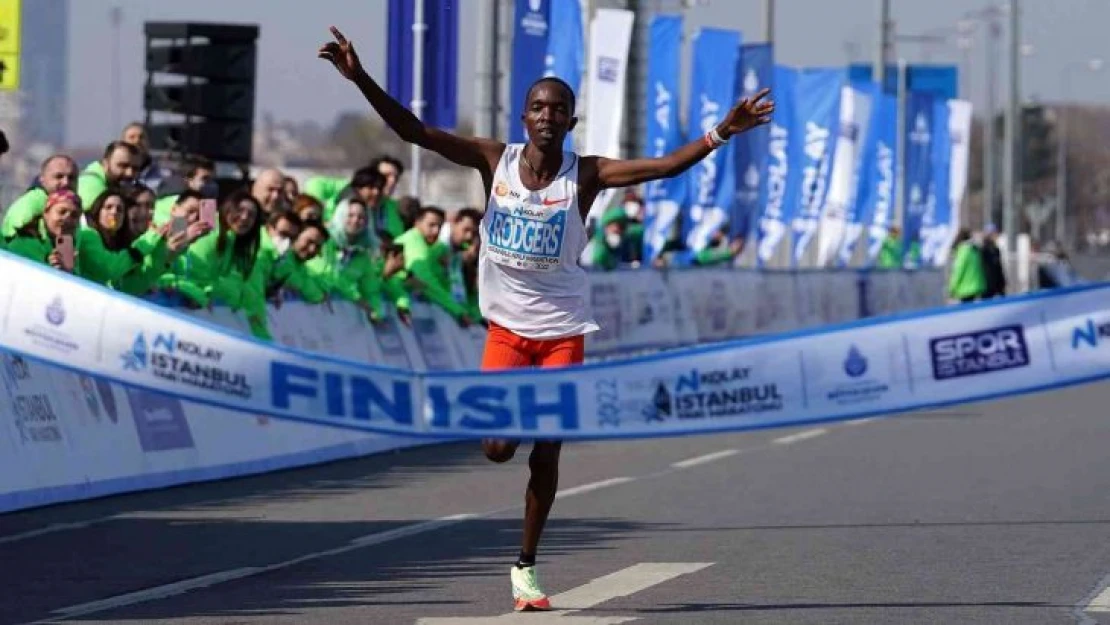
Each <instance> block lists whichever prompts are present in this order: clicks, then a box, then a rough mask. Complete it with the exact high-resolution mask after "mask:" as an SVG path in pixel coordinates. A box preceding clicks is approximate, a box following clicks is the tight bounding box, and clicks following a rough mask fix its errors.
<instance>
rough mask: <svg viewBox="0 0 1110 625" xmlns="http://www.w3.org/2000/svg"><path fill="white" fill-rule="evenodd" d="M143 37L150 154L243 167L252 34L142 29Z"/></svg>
mask: <svg viewBox="0 0 1110 625" xmlns="http://www.w3.org/2000/svg"><path fill="white" fill-rule="evenodd" d="M145 31H146V71H147V83H146V86H145V88H144V91H143V104H144V108H145V109H146V126H147V137H148V139H149V141H150V147H151V149H152V150H154V151H161V152H170V153H176V154H180V155H184V154H200V155H203V156H206V157H208V158H211V159H213V160H216V161H225V162H232V163H240V164H246V163H250V161H251V156H252V154H251V153H252V149H251V143H252V137H253V131H254V92H255V69H256V65H257V58H258V44H257V42H258V27H257V26H242V25H231V24H209V23H195V22H147V23H146V25H145ZM156 116H157V119H155V117H156Z"/></svg>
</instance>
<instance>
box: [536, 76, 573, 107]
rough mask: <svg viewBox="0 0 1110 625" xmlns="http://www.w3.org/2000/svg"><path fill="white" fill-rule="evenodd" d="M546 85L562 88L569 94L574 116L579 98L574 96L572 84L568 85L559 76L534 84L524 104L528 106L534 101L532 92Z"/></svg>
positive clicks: (543, 79)
mask: <svg viewBox="0 0 1110 625" xmlns="http://www.w3.org/2000/svg"><path fill="white" fill-rule="evenodd" d="M544 83H554V84H556V85H559V86H560V87H562V88H563V89H564V90H565V91H566V92H567V97H568V98H570V114H571V115H574V109H575V105H576V104H577V97H576V96H575V95H574V89H572V88H571V86H570V84H568V83H567V81H565V80H563V79H562V78H559V77H558V76H544V77H543V78H540V79H539V80H537V81H536V82H534V83H532V86H531V87H528V94H527V95H526V96H525V97H524V104H525V105H526V106H527V104H528V102H530V101H531V100H532V91H533V90H534V89H535V88H536V87H538V86H540V85H542V84H544Z"/></svg>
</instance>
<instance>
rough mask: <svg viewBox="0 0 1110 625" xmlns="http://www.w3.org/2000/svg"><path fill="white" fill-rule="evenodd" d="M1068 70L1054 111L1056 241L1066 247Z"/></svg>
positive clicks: (1065, 72) (1069, 84)
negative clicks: (1057, 106)
mask: <svg viewBox="0 0 1110 625" xmlns="http://www.w3.org/2000/svg"><path fill="white" fill-rule="evenodd" d="M1069 74H1070V72H1069V71H1068V70H1064V100H1063V103H1062V104H1061V105H1060V108H1059V110H1058V111H1057V112H1056V116H1057V117H1058V118H1059V119H1058V120H1057V122H1056V123H1057V141H1056V233H1055V234H1056V241H1057V242H1058V243H1059V244H1060V245H1062V246H1064V248H1065V249H1067V247H1068V244H1067V236H1066V234H1067V233H1066V232H1065V228H1067V224H1066V223H1065V220H1064V217H1065V215H1066V213H1067V209H1068V111H1067V104H1068V100H1067V99H1068V96H1067V92H1068V91H1070V88H1069V87H1070V86H1071V80H1070V76H1069Z"/></svg>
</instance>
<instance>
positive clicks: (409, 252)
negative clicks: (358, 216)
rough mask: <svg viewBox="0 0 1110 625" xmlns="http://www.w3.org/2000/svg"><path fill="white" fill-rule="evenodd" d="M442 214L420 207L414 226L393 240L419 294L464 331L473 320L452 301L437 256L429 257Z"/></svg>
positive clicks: (460, 304)
mask: <svg viewBox="0 0 1110 625" xmlns="http://www.w3.org/2000/svg"><path fill="white" fill-rule="evenodd" d="M445 217H446V216H445V214H444V212H443V211H442V210H441V209H439V208H436V207H435V206H424V207H422V208H421V209H420V212H419V213H418V214H417V217H416V225H414V226H413V227H412V229H411V230H409V231H408V232H406V233H405V234H403V235H402V236H401V237H399V238H398V239H396V242H397V243H398V244H399V245H401V247H402V248H404V250H405V271H407V272H408V274H409V275H410V276H411V277H412V278H414V279H415V280H416V281H417V283H418V285H419V286H418V287H417V288H418V289H419V291H420V293H421V294H422V295H423V296H424V298H425V299H427V300H428V301H429V302H431V303H433V304H435V305H437V306H439V307H440V308H442V309H443V310H444V311H446V312H447V314H449V315H451V317H452V318H454V319H455V320H456V321H457V322H458V323H459V325H460V326H462V327H464V328H465V327H467V326H469V325H470V324H471V323H474V322H475V321H476V319H473V318H471V316H470V313H469V312H468V311H467V309H466V306H464V305H463V304H462V303H460V302H458V301H456V300H455V298H454V297H453V296H452V294H451V290H450V286H447V285H446V282H447V280H446V279H445V278H444V277H443V274H444V273H446V270H445V269H444V266H443V264H442V262H441V260H440V259H439V255H436V254H433V249H432V246H433V245H435V244H436V243H437V241H438V240H439V231H440V229H441V228H442V227H443V222H444V219H445Z"/></svg>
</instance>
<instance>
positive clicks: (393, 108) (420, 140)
mask: <svg viewBox="0 0 1110 625" xmlns="http://www.w3.org/2000/svg"><path fill="white" fill-rule="evenodd" d="M331 34H332V36H334V37H335V41H331V42H328V43H326V44H324V45H323V46H322V47H321V48H320V52H319V53H318V56H319V57H320V58H322V59H324V60H326V61H329V62H331V64H332V65H334V66H335V69H336V70H338V71H339V73H340V74H341V75H342V76H343V77H344V78H346V79H347V80H350V81H351V82H353V83H355V85H357V86H358V88H359V90H360V91H362V95H363V96H364V97H365V98H366V101H367V102H369V103H370V106H372V107H373V108H374V110H375V111H376V112H377V113H378V115H380V116H381V118H382V120H383V121H384V122H385V123H386V125H387V126H389V128H390V130H392V131H393V132H395V133H397V136H398V137H400V138H401V139H402V140H403V141H405V142H407V143H414V144H416V145H418V146H420V147H422V148H424V149H426V150H431V151H433V152H436V153H437V154H439V155H441V156H443V157H444V158H446V159H447V160H449V161H451V162H452V163H455V164H456V165H462V166H464V167H471V168H473V169H477V170H478V171H479V172H480V173H481V174H482V179H483V180H485V181H486V182H487V187H488V186H489V185H488V182H489V180H491V179H492V176H493V173H492V172H493V169H494V167H495V166H496V165H497V161H498V159H500V158H501V152H502V151H503V150H504V149H505V144H504V143H501V142H500V141H493V140H490V139H481V138H478V137H460V136H458V135H455V134H451V133H449V132H445V131H443V130H439V129H437V128H429V127H428V126H427V125H425V124H424V122H422V121H420V120H419V119H418V118H417V117H416V115H413V113H412V111H410V110H408V109H407V108H405V107H404V106H403V105H402V104H401V103H400V102H398V101H397V100H394V99H393V98H392V97H391V96H390V95H389V94H388V93H386V92H385V90H384V89H382V88H381V86H380V85H378V83H377V82H376V81H375V80H374V79H373V78H371V77H370V75H369V74H367V73H366V70H365V69H363V67H362V62H361V61H360V60H359V58H358V54H357V53H356V52H355V48H354V45H353V44H352V43H351V42H350V41H348V40H347V38H346V37H344V36H343V33H341V32H339V29H337V28H335V27H334V26H333V27H332V28H331Z"/></svg>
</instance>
